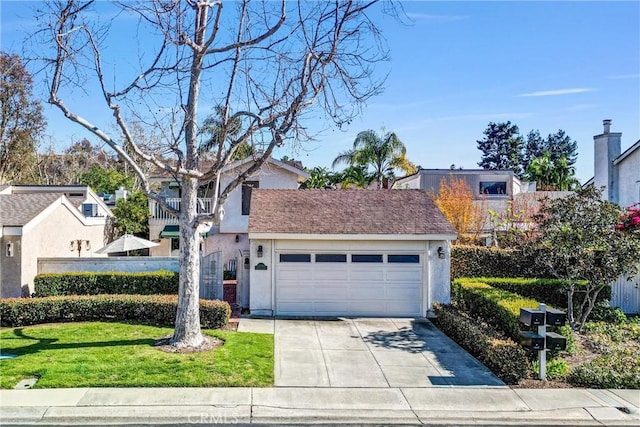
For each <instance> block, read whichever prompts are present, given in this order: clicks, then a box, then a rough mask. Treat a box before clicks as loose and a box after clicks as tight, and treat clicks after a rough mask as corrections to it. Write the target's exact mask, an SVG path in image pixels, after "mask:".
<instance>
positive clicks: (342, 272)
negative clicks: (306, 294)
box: [307, 267, 348, 280]
mask: <svg viewBox="0 0 640 427" xmlns="http://www.w3.org/2000/svg"><path fill="white" fill-rule="evenodd" d="M347 273H348V270H347V269H346V268H331V269H326V267H325V268H314V269H313V272H312V278H313V280H344V278H345V277H347ZM308 276H309V271H307V279H308V278H309V277H308Z"/></svg>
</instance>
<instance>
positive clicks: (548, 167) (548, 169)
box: [526, 153, 556, 191]
mask: <svg viewBox="0 0 640 427" xmlns="http://www.w3.org/2000/svg"><path fill="white" fill-rule="evenodd" d="M555 175H556V174H555V167H554V164H553V162H552V161H551V157H550V156H549V153H544V154H543V155H542V156H539V157H536V158H534V159H533V160H531V163H529V167H528V168H527V173H526V178H527V180H529V181H535V182H536V184H537V186H538V188H539V189H540V190H542V191H549V190H553V189H555V182H556V176H555Z"/></svg>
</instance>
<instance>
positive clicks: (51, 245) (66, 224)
mask: <svg viewBox="0 0 640 427" xmlns="http://www.w3.org/2000/svg"><path fill="white" fill-rule="evenodd" d="M69 209H73V207H68V206H66V205H63V204H61V205H59V206H57V207H56V208H55V210H54V211H53V212H51V213H50V214H49V215H46V216H45V217H44V218H43V219H42V220H40V221H39V222H37V223H35V225H33V226H29V227H24V228H23V235H22V248H23V249H22V259H21V268H20V274H21V279H20V280H21V284H22V285H28V287H29V293H32V292H33V278H34V277H35V276H36V274H37V273H38V258H47V257H60V256H62V255H67V256H69V257H78V252H77V251H73V252H72V251H70V250H69V247H70V243H71V241H74V240H83V241H85V240H88V241H89V242H90V245H91V249H90V250H85V247H84V246H83V247H82V251H81V252H80V257H84V258H87V257H94V256H96V257H103V256H106V255H97V254H94V252H95V251H96V250H98V249H100V248H101V247H103V246H104V242H105V240H104V228H105V227H104V221H103V222H102V224H100V223H97V224H96V225H85V224H83V222H82V221H81V220H80V219H79V218H77V217H76V216H75V215H73V214H72V213H71V212H70V210H69ZM83 245H84V242H83Z"/></svg>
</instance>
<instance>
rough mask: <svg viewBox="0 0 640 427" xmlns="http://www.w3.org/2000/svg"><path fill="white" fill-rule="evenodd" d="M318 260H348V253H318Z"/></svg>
mask: <svg viewBox="0 0 640 427" xmlns="http://www.w3.org/2000/svg"><path fill="white" fill-rule="evenodd" d="M316 262H347V255H346V254H317V255H316Z"/></svg>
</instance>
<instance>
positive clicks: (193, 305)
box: [171, 176, 204, 347]
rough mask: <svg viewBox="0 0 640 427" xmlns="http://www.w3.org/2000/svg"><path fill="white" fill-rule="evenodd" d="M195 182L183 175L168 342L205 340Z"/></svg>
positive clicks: (178, 344) (182, 344)
mask: <svg viewBox="0 0 640 427" xmlns="http://www.w3.org/2000/svg"><path fill="white" fill-rule="evenodd" d="M197 202H198V181H197V179H195V178H192V177H188V176H184V177H183V178H182V200H181V202H180V217H179V218H180V285H179V288H178V311H177V314H176V327H175V330H174V332H173V338H172V340H171V344H173V345H175V346H176V347H197V346H199V345H200V344H202V342H203V341H204V338H203V337H202V332H201V331H200V306H199V304H200V236H199V235H198V232H197V227H196V226H195V221H194V218H195V215H197V209H196V204H197Z"/></svg>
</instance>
